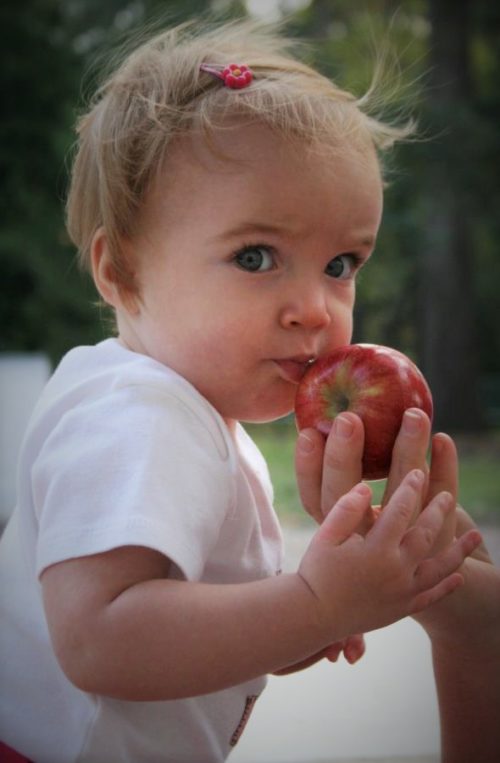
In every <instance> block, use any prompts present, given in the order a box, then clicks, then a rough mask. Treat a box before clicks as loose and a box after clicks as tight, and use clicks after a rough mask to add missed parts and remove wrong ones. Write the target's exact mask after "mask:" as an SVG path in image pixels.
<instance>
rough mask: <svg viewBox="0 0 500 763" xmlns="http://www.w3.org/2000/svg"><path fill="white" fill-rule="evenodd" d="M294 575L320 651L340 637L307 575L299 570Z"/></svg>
mask: <svg viewBox="0 0 500 763" xmlns="http://www.w3.org/2000/svg"><path fill="white" fill-rule="evenodd" d="M294 577H295V578H296V586H297V590H298V591H300V597H301V599H302V600H303V601H304V606H305V609H304V611H305V612H306V613H307V614H306V617H308V621H309V623H310V625H311V629H312V633H313V634H314V639H315V641H316V642H317V647H316V648H317V650H318V651H319V650H320V649H323V648H326V647H328V646H330V644H331V643H332V642H333V641H337V640H339V639H337V637H336V636H335V634H334V633H333V630H334V629H333V627H332V623H331V622H330V619H329V618H327V617H326V614H325V607H324V606H323V604H322V602H321V598H320V597H319V596H318V594H317V593H316V591H315V590H314V587H313V586H312V585H311V584H310V582H309V581H308V579H307V576H306V575H303V574H302V573H301V572H300V570H299V571H298V572H296V573H295V575H294ZM339 638H340V637H339Z"/></svg>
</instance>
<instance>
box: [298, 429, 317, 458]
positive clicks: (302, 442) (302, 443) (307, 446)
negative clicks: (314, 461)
mask: <svg viewBox="0 0 500 763" xmlns="http://www.w3.org/2000/svg"><path fill="white" fill-rule="evenodd" d="M298 448H299V449H300V450H301V451H302V453H312V452H313V450H314V442H313V441H312V440H311V438H310V437H308V436H307V435H306V434H304V432H300V434H299V439H298Z"/></svg>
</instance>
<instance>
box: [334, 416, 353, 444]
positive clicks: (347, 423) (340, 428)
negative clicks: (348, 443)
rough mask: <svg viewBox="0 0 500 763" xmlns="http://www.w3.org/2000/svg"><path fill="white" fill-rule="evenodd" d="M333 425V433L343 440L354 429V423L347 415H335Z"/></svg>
mask: <svg viewBox="0 0 500 763" xmlns="http://www.w3.org/2000/svg"><path fill="white" fill-rule="evenodd" d="M334 426H335V434H336V435H337V437H341V438H342V439H343V440H348V439H349V437H350V436H351V435H352V433H353V431H354V425H353V423H352V421H351V420H350V419H348V418H347V416H337V418H336V419H335V424H334Z"/></svg>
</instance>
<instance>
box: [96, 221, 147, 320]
mask: <svg viewBox="0 0 500 763" xmlns="http://www.w3.org/2000/svg"><path fill="white" fill-rule="evenodd" d="M90 259H91V263H92V277H93V279H94V283H95V285H96V288H97V291H98V292H99V294H100V295H101V297H102V298H103V300H104V301H105V302H106V303H107V304H108V305H110V306H111V307H114V308H115V310H117V309H119V308H121V309H125V310H126V311H127V312H129V313H132V314H134V313H137V312H139V299H138V294H137V293H136V291H135V290H134V289H132V288H130V286H129V285H125V284H124V283H123V278H121V277H120V275H119V273H118V272H117V269H116V265H115V263H114V262H113V257H112V254H111V249H110V246H109V241H108V237H107V235H106V231H105V230H104V228H103V227H100V228H98V229H97V231H96V232H95V234H94V237H93V239H92V244H91V248H90Z"/></svg>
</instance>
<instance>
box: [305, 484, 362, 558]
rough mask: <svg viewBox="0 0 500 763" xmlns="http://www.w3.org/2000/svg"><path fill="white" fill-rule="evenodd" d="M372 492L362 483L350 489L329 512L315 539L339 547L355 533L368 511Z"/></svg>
mask: <svg viewBox="0 0 500 763" xmlns="http://www.w3.org/2000/svg"><path fill="white" fill-rule="evenodd" d="M371 498H372V491H371V490H370V488H369V487H368V485H365V484H364V483H363V482H360V483H359V485H356V486H355V487H353V488H352V490H350V491H349V492H348V493H347V494H346V495H344V496H342V498H340V500H338V501H337V503H336V504H335V506H334V507H333V509H332V510H331V512H330V513H329V514H328V515H327V517H325V520H324V522H323V524H322V525H321V527H320V529H319V530H318V532H317V536H316V537H317V538H318V539H320V540H323V541H327V542H328V543H333V544H334V545H336V546H340V544H341V543H343V542H344V541H345V540H347V539H348V538H349V537H350V536H352V535H353V534H354V533H356V532H357V529H358V527H359V524H360V522H361V520H362V519H363V517H364V515H365V513H366V511H367V510H368V508H369V506H370V503H371Z"/></svg>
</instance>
